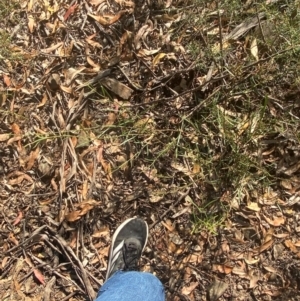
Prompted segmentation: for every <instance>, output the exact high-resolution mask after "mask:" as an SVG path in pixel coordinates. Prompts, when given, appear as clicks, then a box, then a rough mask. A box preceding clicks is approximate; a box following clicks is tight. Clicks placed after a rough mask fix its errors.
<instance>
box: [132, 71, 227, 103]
mask: <svg viewBox="0 0 300 301" xmlns="http://www.w3.org/2000/svg"><path fill="white" fill-rule="evenodd" d="M227 76H228V74H226V75H223V76H219V77H213V78H212V79H211V80H209V81H207V82H205V83H204V84H202V85H200V86H197V87H195V88H193V89H189V90H187V91H184V92H182V93H180V94H178V95H175V96H171V97H166V98H160V99H157V100H153V101H150V102H146V103H139V104H134V105H132V106H130V107H142V106H149V105H153V104H156V103H160V102H167V101H171V100H174V99H175V98H177V97H181V96H184V95H186V94H189V93H193V92H196V91H199V90H201V89H202V88H203V87H204V86H205V85H207V84H208V83H210V82H213V81H218V80H221V79H224V78H226V77H227ZM146 92H147V91H146Z"/></svg>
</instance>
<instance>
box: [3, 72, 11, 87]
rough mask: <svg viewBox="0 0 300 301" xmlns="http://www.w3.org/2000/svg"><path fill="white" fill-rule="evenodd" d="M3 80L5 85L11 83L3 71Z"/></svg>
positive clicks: (7, 85)
mask: <svg viewBox="0 0 300 301" xmlns="http://www.w3.org/2000/svg"><path fill="white" fill-rule="evenodd" d="M3 81H4V83H5V85H6V87H9V86H10V85H11V80H10V77H9V76H8V75H6V74H5V73H3Z"/></svg>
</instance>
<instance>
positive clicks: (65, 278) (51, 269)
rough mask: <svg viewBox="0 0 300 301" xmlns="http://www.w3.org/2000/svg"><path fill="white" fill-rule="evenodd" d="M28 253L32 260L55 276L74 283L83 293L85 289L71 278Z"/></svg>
mask: <svg viewBox="0 0 300 301" xmlns="http://www.w3.org/2000/svg"><path fill="white" fill-rule="evenodd" d="M29 255H30V257H31V258H32V259H33V260H35V261H37V262H38V263H40V264H43V265H44V268H46V269H48V271H50V272H51V273H53V274H54V275H56V276H58V277H60V278H62V279H64V280H66V281H67V282H71V283H72V285H74V286H75V287H77V289H78V290H79V291H80V292H81V293H83V294H85V291H84V290H83V289H82V288H80V286H79V285H78V284H77V283H76V282H74V281H73V280H72V279H70V278H67V277H65V276H63V275H61V274H60V273H59V272H57V271H55V270H54V269H53V268H52V267H51V266H50V265H49V264H47V263H44V262H43V261H42V260H41V259H39V258H38V257H35V256H34V255H32V254H29Z"/></svg>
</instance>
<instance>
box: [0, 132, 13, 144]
mask: <svg viewBox="0 0 300 301" xmlns="http://www.w3.org/2000/svg"><path fill="white" fill-rule="evenodd" d="M10 136H11V134H0V142H3V141H6V140H8V139H9V138H10Z"/></svg>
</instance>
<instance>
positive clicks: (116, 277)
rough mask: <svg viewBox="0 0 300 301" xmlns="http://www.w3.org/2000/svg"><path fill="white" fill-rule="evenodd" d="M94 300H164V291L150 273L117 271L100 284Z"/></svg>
mask: <svg viewBox="0 0 300 301" xmlns="http://www.w3.org/2000/svg"><path fill="white" fill-rule="evenodd" d="M95 301H165V293H164V288H163V286H162V284H161V282H160V281H159V280H158V278H156V277H155V276H154V275H152V274H150V273H144V272H136V271H129V272H123V271H117V272H115V273H114V274H113V276H112V277H110V278H109V279H108V280H107V281H106V282H105V283H104V284H103V285H102V287H101V288H100V290H99V292H98V296H97V298H96V300H95Z"/></svg>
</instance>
